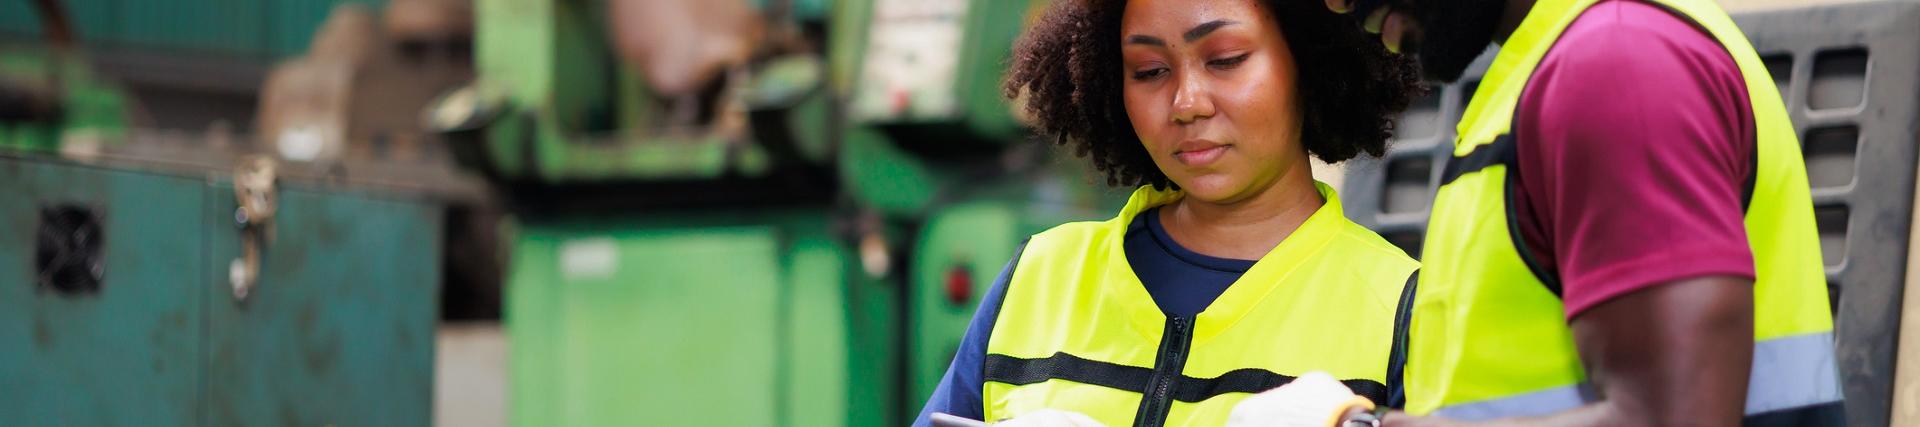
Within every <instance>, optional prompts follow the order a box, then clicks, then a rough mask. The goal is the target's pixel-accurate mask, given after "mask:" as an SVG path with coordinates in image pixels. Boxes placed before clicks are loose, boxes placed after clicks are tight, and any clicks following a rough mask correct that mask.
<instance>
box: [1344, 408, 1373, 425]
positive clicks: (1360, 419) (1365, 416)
mask: <svg viewBox="0 0 1920 427" xmlns="http://www.w3.org/2000/svg"><path fill="white" fill-rule="evenodd" d="M1340 427H1380V414H1378V413H1375V412H1372V411H1368V412H1361V413H1359V414H1354V416H1351V417H1347V420H1346V421H1345V422H1342V423H1340Z"/></svg>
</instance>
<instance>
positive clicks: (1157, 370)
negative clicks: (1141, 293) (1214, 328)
mask: <svg viewBox="0 0 1920 427" xmlns="http://www.w3.org/2000/svg"><path fill="white" fill-rule="evenodd" d="M1192 331H1193V320H1192V319H1188V318H1184V317H1179V316H1174V317H1169V318H1167V328H1166V332H1164V333H1162V334H1161V336H1160V352H1159V353H1160V354H1159V356H1158V357H1156V358H1155V359H1154V362H1153V376H1151V377H1148V379H1147V389H1146V392H1145V393H1143V394H1141V395H1140V410H1139V411H1138V412H1136V413H1134V415H1133V425H1134V426H1136V427H1159V426H1162V425H1166V424H1167V409H1168V408H1171V407H1173V386H1174V383H1175V382H1176V381H1177V380H1179V379H1180V371H1182V370H1184V369H1185V368H1186V365H1187V350H1188V347H1190V346H1192V345H1193V336H1192Z"/></svg>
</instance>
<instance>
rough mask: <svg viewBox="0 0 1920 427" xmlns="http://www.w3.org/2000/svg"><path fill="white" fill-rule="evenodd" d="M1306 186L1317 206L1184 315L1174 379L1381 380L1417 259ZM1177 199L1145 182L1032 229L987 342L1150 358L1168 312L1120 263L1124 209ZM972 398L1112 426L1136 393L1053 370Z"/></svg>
mask: <svg viewBox="0 0 1920 427" xmlns="http://www.w3.org/2000/svg"><path fill="white" fill-rule="evenodd" d="M1317 186H1318V188H1319V190H1320V193H1321V195H1322V196H1324V197H1325V198H1326V200H1327V203H1326V204H1325V205H1324V206H1322V207H1321V208H1320V209H1319V210H1318V211H1316V212H1314V214H1313V215H1312V216H1310V217H1309V218H1308V219H1307V221H1306V222H1305V223H1303V224H1301V225H1300V227H1299V228H1298V229H1297V230H1295V231H1294V232H1293V234H1292V235H1290V236H1289V237H1288V238H1287V239H1286V240H1285V241H1283V242H1282V243H1281V244H1280V245H1278V246H1276V247H1275V248H1274V249H1273V250H1272V251H1271V252H1269V253H1268V254H1267V255H1266V256H1264V257H1262V258H1261V259H1260V260H1258V261H1257V262H1256V263H1255V264H1254V265H1253V267H1252V268H1251V269H1249V270H1248V271H1247V272H1246V274H1244V275H1243V276H1242V277H1241V278H1240V279H1239V280H1238V281H1236V282H1234V283H1233V284H1232V285H1230V286H1229V287H1228V288H1227V290H1226V291H1225V292H1224V293H1222V294H1221V295H1220V297H1219V298H1218V299H1217V300H1215V301H1214V302H1213V304H1212V305H1210V306H1208V307H1207V308H1206V310H1205V311H1203V312H1201V313H1200V314H1199V315H1198V316H1197V317H1196V318H1195V319H1194V329H1193V333H1192V343H1191V347H1190V351H1189V352H1188V354H1187V358H1186V363H1185V365H1184V368H1183V369H1182V371H1181V372H1182V373H1183V374H1184V375H1185V376H1188V377H1195V378H1215V377H1219V376H1220V375H1221V374H1224V373H1226V372H1228V371H1232V370H1235V369H1240V368H1260V369H1265V370H1269V371H1272V372H1275V373H1279V374H1282V375H1288V376H1298V375H1301V374H1304V373H1306V372H1310V371H1315V370H1321V371H1327V372H1328V373H1330V374H1332V375H1333V376H1334V377H1336V378H1341V379H1367V380H1372V381H1375V382H1381V383H1385V374H1386V367H1387V358H1388V354H1389V353H1390V347H1391V345H1392V339H1393V318H1394V310H1395V306H1396V304H1397V302H1398V299H1399V296H1400V291H1401V289H1402V288H1403V287H1404V285H1405V284H1406V280H1407V277H1408V275H1410V274H1411V273H1412V272H1413V270H1415V269H1416V268H1417V266H1418V264H1417V263H1416V262H1415V261H1413V260H1412V259H1410V258H1408V257H1407V256H1406V254H1405V253H1404V252H1402V251H1401V250H1400V249H1398V248H1396V247H1394V246H1392V245H1390V244H1388V243H1387V242H1386V240H1385V239H1382V238H1381V237H1380V236H1379V235H1376V234H1374V233H1373V232H1372V231H1369V230H1367V229H1366V228H1363V227H1361V226H1359V225H1358V224H1354V223H1353V222H1352V221H1349V220H1347V218H1346V217H1345V216H1344V214H1343V213H1342V212H1341V208H1340V201H1339V198H1338V197H1337V195H1335V194H1334V192H1333V190H1332V189H1331V188H1329V187H1327V186H1326V185H1325V184H1318V185H1317ZM1180 196H1181V194H1180V193H1178V192H1172V191H1156V190H1153V189H1152V188H1146V187H1143V188H1141V189H1139V190H1137V191H1135V192H1134V194H1133V197H1132V198H1131V199H1130V200H1129V201H1128V203H1127V205H1126V207H1125V208H1123V209H1122V210H1121V212H1120V214H1119V215H1118V216H1116V217H1114V218H1113V219H1109V220H1106V221H1099V222H1079V223H1069V224H1065V225H1061V226H1058V227H1055V228H1053V229H1051V230H1048V231H1046V232H1042V233H1040V234H1038V235H1035V236H1033V238H1032V239H1031V240H1030V241H1028V243H1027V247H1026V250H1025V252H1024V254H1023V255H1022V256H1021V257H1020V260H1019V261H1018V262H1017V263H1016V265H1015V267H1014V271H1013V275H1012V279H1011V281H1010V283H1009V284H1008V288H1007V295H1006V299H1005V300H1004V301H1003V302H1002V305H1001V309H1000V315H999V318H998V319H996V321H995V323H994V324H995V327H994V331H993V332H992V334H991V337H990V338H989V339H988V343H987V352H988V353H989V354H999V355H1007V356H1013V357H1019V358H1046V357H1048V356H1051V355H1053V354H1054V353H1056V352H1065V353H1068V354H1072V355H1075V356H1079V357H1081V358H1086V359H1091V360H1096V361H1103V362H1110V363H1116V364H1122V365H1128V366H1135V367H1141V368H1149V369H1151V368H1153V367H1154V363H1155V360H1156V356H1157V355H1158V351H1159V347H1160V341H1161V335H1162V333H1163V331H1164V330H1165V325H1166V322H1167V318H1166V316H1165V315H1164V314H1162V313H1161V312H1160V309H1159V308H1158V307H1157V306H1156V305H1155V304H1154V302H1153V299H1152V297H1151V296H1149V295H1148V293H1147V291H1146V288H1144V287H1143V286H1142V285H1141V284H1140V280H1139V278H1138V277H1136V276H1134V274H1133V269H1132V267H1131V266H1129V265H1128V264H1127V259H1126V254H1125V252H1124V250H1123V245H1124V242H1123V241H1124V239H1125V236H1126V231H1127V227H1128V225H1129V224H1131V223H1132V221H1133V218H1134V216H1135V215H1138V214H1140V213H1141V212H1142V211H1145V210H1146V209H1148V208H1150V207H1154V206H1159V205H1164V204H1167V203H1170V202H1172V201H1174V200H1176V199H1178V198H1179V197H1180ZM1249 395H1250V394H1247V393H1227V394H1223V395H1220V396H1216V397H1213V398H1211V399H1207V400H1203V401H1201V402H1197V403H1188V402H1180V401H1177V400H1176V401H1174V402H1173V404H1172V406H1171V408H1170V409H1169V413H1168V417H1167V422H1166V425H1202V426H1207V425H1213V426H1217V425H1222V424H1223V423H1225V422H1226V419H1227V415H1228V413H1229V412H1230V411H1231V410H1232V409H1233V405H1234V404H1235V403H1238V402H1239V401H1240V399H1243V398H1245V397H1246V396H1249ZM982 400H983V404H984V405H985V415H986V419H987V420H990V421H991V420H1000V419H1006V418H1011V417H1015V416H1019V415H1020V414H1023V413H1027V412H1030V411H1034V410H1039V409H1046V408H1052V409H1061V410H1069V411H1075V412H1080V413H1084V414H1087V415H1089V416H1092V417H1093V418H1094V419H1097V420H1099V421H1100V422H1102V423H1105V424H1107V425H1113V426H1122V425H1131V424H1133V421H1134V420H1133V417H1134V415H1135V413H1136V411H1137V410H1138V408H1139V406H1140V400H1141V395H1140V394H1139V393H1135V392H1131V391H1123V390H1116V389H1112V388H1107V387H1102V386H1096V385H1088V384H1081V383H1076V382H1072V381H1066V380H1060V379H1053V380H1049V381H1046V382H1042V383H1037V384H1030V385H1024V386H1015V385H1011V384H1006V383H1001V382H994V381H988V382H987V383H986V384H985V389H984V390H983V393H982Z"/></svg>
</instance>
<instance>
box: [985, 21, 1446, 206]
mask: <svg viewBox="0 0 1920 427" xmlns="http://www.w3.org/2000/svg"><path fill="white" fill-rule="evenodd" d="M1258 1H1260V2H1261V3H1262V4H1263V6H1264V7H1265V9H1266V10H1267V11H1269V12H1270V13H1273V14H1274V18H1275V22H1278V23H1279V25H1280V30H1281V32H1282V34H1284V35H1285V37H1286V39H1287V43H1288V48H1289V49H1290V50H1291V51H1292V53H1293V57H1294V61H1293V62H1294V66H1295V67H1297V68H1298V72H1297V73H1296V79H1297V82H1298V85H1299V88H1298V90H1297V93H1298V94H1299V96H1300V103H1301V114H1302V117H1301V127H1302V128H1301V135H1300V136H1301V143H1302V144H1303V145H1305V146H1306V149H1307V152H1308V153H1310V154H1312V155H1314V156H1315V157H1319V158H1320V160H1323V161H1326V162H1328V163H1336V162H1340V161H1344V160H1347V159H1351V158H1353V157H1354V156H1356V155H1359V154H1360V153H1363V152H1364V153H1367V154H1369V155H1374V156H1379V155H1380V154H1381V153H1383V152H1384V151H1386V143H1387V140H1388V139H1390V138H1391V137H1392V136H1393V118H1394V117H1395V116H1396V115H1397V114H1398V112H1399V111H1400V110H1402V109H1404V108H1406V107H1407V104H1408V103H1409V102H1410V101H1411V100H1412V98H1414V97H1416V96H1419V95H1421V94H1423V93H1425V91H1426V89H1425V86H1424V85H1423V84H1422V83H1421V81H1420V73H1419V70H1418V69H1417V68H1416V67H1415V66H1414V65H1413V62H1412V61H1411V60H1410V59H1409V58H1405V57H1402V56H1400V55H1397V54H1394V53H1391V52H1388V51H1387V50H1386V49H1385V48H1383V47H1381V45H1380V42H1379V40H1377V39H1375V38H1374V37H1373V36H1371V35H1369V34H1367V33H1365V32H1363V31H1360V30H1359V29H1358V27H1357V26H1358V25H1359V24H1358V23H1356V22H1355V21H1354V20H1353V18H1351V17H1348V16H1344V15H1338V14H1335V13H1333V12H1331V11H1328V10H1327V8H1326V7H1325V6H1324V4H1323V3H1322V2H1319V1H1308V0H1258ZM1125 10H1126V1H1125V0H1054V2H1053V5H1051V6H1050V7H1049V8H1048V10H1047V11H1046V13H1045V14H1044V15H1043V16H1041V17H1040V19H1039V20H1038V21H1037V22H1035V23H1034V25H1033V27H1032V28H1029V29H1028V30H1027V32H1026V34H1025V35H1023V36H1021V38H1020V41H1019V42H1018V43H1017V44H1015V46H1014V50H1013V57H1012V63H1011V65H1010V66H1009V67H1008V70H1007V80H1006V83H1005V86H1004V87H1003V90H1004V91H1005V95H1006V97H1007V98H1009V99H1012V98H1017V97H1019V96H1020V95H1021V94H1022V92H1024V93H1025V94H1026V96H1027V104H1026V111H1027V113H1028V115H1029V116H1030V117H1031V118H1032V121H1033V124H1034V126H1035V127H1036V128H1037V129H1036V130H1037V131H1038V132H1039V133H1040V134H1042V135H1044V136H1047V137H1050V138H1052V139H1053V140H1054V142H1055V143H1058V144H1060V145H1063V146H1066V147H1068V148H1070V149H1072V150H1073V151H1074V154H1075V155H1078V156H1081V157H1086V158H1089V159H1091V160H1092V161H1093V166H1094V168H1095V169H1098V170H1100V171H1101V172H1102V173H1104V174H1105V175H1106V178H1107V184H1108V185H1112V186H1139V185H1152V186H1154V187H1156V188H1163V189H1164V188H1172V187H1176V186H1175V185H1174V184H1173V182H1172V181H1170V180H1168V179H1167V176H1166V174H1163V173H1161V172H1160V169H1159V167H1157V166H1155V165H1154V163H1153V159H1152V158H1151V157H1149V156H1148V154H1147V150H1146V147H1144V146H1143V145H1142V144H1141V142H1140V138H1139V136H1138V135H1135V134H1134V132H1133V125H1132V124H1131V123H1130V122H1129V121H1128V120H1127V110H1126V105H1125V104H1124V101H1123V100H1122V94H1121V85H1122V83H1124V78H1125V71H1124V70H1123V66H1122V65H1121V59H1120V18H1121V14H1122V13H1124V12H1125Z"/></svg>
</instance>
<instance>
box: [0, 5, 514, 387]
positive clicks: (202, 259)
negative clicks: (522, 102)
mask: <svg viewBox="0 0 1920 427" xmlns="http://www.w3.org/2000/svg"><path fill="white" fill-rule="evenodd" d="M186 3H187V2H182V3H181V4H172V3H169V4H170V5H173V6H179V7H181V8H183V9H187V10H191V9H193V7H192V6H194V4H186ZM222 3H227V2H222ZM245 3H246V4H245V5H242V6H246V7H264V6H266V5H268V4H269V3H275V2H245ZM327 3H329V4H330V3H331V2H327ZM0 4H4V5H5V6H3V7H0V11H4V12H0V31H4V30H7V29H18V28H20V27H19V26H15V24H20V22H19V21H17V17H19V16H20V15H18V14H14V13H12V12H13V11H15V10H25V11H27V16H30V17H35V20H34V21H33V22H32V25H30V26H29V27H32V28H38V29H44V30H45V31H44V34H45V36H44V37H41V38H40V41H39V42H37V43H18V42H9V43H7V44H6V47H5V48H0V97H4V99H5V102H4V103H0V105H3V106H4V107H0V110H5V111H4V112H0V116H3V117H0V135H4V138H0V188H4V189H6V190H5V191H6V195H7V196H6V197H0V224H4V226H5V227H7V229H6V230H4V231H0V259H5V260H8V261H6V262H0V348H6V349H8V351H4V352H0V388H3V389H6V390H8V391H9V398H8V399H6V400H5V401H3V402H0V424H7V425H118V424H140V425H258V424H270V423H279V424H299V425H368V424H401V425H420V424H425V423H427V422H428V421H429V420H430V417H431V413H430V411H431V399H432V384H433V383H432V372H433V366H432V363H433V360H434V359H433V345H434V325H435V324H436V322H437V320H438V318H439V316H438V315H437V313H438V310H436V307H437V304H436V300H437V299H436V289H435V286H436V285H437V284H439V283H440V281H441V278H442V276H443V274H442V269H443V267H442V266H441V264H442V263H443V258H442V253H443V247H442V239H441V238H442V235H443V233H444V232H443V225H444V224H445V217H444V215H445V213H444V212H445V207H446V206H449V205H461V204H472V203H474V201H475V200H479V199H481V198H482V196H481V194H482V192H481V190H482V188H481V187H479V186H478V185H477V184H478V183H477V182H475V181H468V180H463V179H461V178H459V177H458V176H456V175H454V174H453V169H452V168H451V166H450V165H446V166H442V167H438V168H435V167H432V166H431V163H427V162H423V161H413V160H407V159H396V158H393V156H386V157H384V158H375V159H366V160H356V161H352V162H335V163H328V162H319V161H305V160H307V159H297V158H296V159H292V160H288V159H285V158H283V157H281V156H275V155H260V151H262V150H260V149H259V147H262V146H264V144H255V143H254V142H253V139H252V138H250V137H249V136H248V135H247V134H246V133H245V132H244V131H243V130H240V129H235V128H234V126H235V125H236V124H244V123H235V122H233V121H221V122H217V123H214V124H212V125H210V126H209V125H204V124H203V125H202V126H205V129H207V130H206V131H205V132H200V131H192V132H187V131H181V130H177V129H176V130H157V129H152V128H149V127H145V126H144V125H143V123H149V122H144V121H143V120H142V119H143V117H142V116H144V115H145V114H144V113H145V112H143V111H142V108H140V107H139V106H137V105H135V104H136V103H135V102H134V101H133V100H134V99H135V98H138V97H137V96H135V95H132V94H130V93H129V92H131V91H128V90H126V89H125V88H124V87H122V86H121V85H119V84H108V83H104V82H105V81H107V80H108V79H107V78H105V77H103V76H102V74H101V73H98V72H97V71H96V70H97V68H96V64H99V63H101V62H100V61H98V60H96V59H95V58H96V57H94V56H93V53H94V51H92V50H91V49H82V48H81V45H82V44H85V43H91V42H92V41H100V40H103V39H104V38H105V37H104V36H102V34H114V33H115V32H114V31H113V30H115V29H119V30H129V31H131V30H134V29H137V30H140V31H150V32H149V33H144V34H146V35H148V36H152V40H180V39H179V38H177V37H179V36H181V35H182V34H193V30H200V29H204V28H185V27H172V26H171V25H173V24H178V22H175V21H166V20H161V19H155V20H156V21H164V22H161V23H159V24H157V25H154V26H157V27H163V28H160V29H155V28H152V27H141V26H128V27H115V26H113V25H110V24H112V23H113V22H112V21H111V20H108V21H100V20H99V18H101V12H102V10H121V8H125V9H141V8H144V7H146V6H152V5H159V4H160V3H152V4H148V3H147V2H139V3H121V2H111V1H94V2H78V1H76V2H71V4H63V3H62V2H59V1H55V0H36V1H33V2H25V1H17V2H5V3H0ZM288 5H293V6H307V4H305V3H301V4H292V3H291V2H288V3H287V4H281V6H288ZM323 5H324V4H323ZM22 6H26V7H22ZM68 6H72V9H71V11H73V12H74V13H73V14H72V15H71V18H72V19H69V17H70V16H69V15H68V13H67V12H68V11H69V9H68V8H67V7H68ZM16 8H18V9H16ZM243 9H244V8H243ZM300 9H302V8H301V7H288V8H286V9H284V10H285V11H287V12H289V13H292V12H294V11H298V10H300ZM214 21H215V22H220V23H222V24H223V25H226V24H233V23H232V22H228V21H222V20H220V19H215V20H214ZM76 23H78V25H76ZM256 24H257V22H256ZM169 31H178V32H169ZM170 37H172V38H170ZM187 40H190V41H196V42H198V43H206V44H210V45H216V47H218V45H220V44H221V43H229V42H236V41H237V40H234V39H216V40H207V39H200V38H187ZM115 80H117V79H115ZM427 96H428V95H422V96H420V98H421V99H420V100H418V101H416V102H417V103H418V104H424V103H425V102H426V98H427ZM145 100H147V99H142V101H145ZM214 104H218V103H214ZM148 107H152V105H148ZM415 108H417V107H415ZM417 115H418V114H417V113H410V114H407V116H408V117H417ZM144 118H145V119H151V117H144ZM347 123H349V124H354V123H357V122H347ZM415 123H416V124H414V125H413V127H414V128H415V129H416V130H415V131H414V133H416V134H420V135H429V134H426V133H423V132H419V131H418V130H417V129H418V125H417V122H415ZM371 127H374V128H377V127H378V126H371ZM354 138H358V137H354ZM369 139H374V138H369ZM352 156H353V151H351V150H348V151H347V152H346V153H344V155H343V157H342V159H348V158H352ZM371 157H380V156H371ZM312 160H318V159H317V158H316V159H312Z"/></svg>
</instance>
